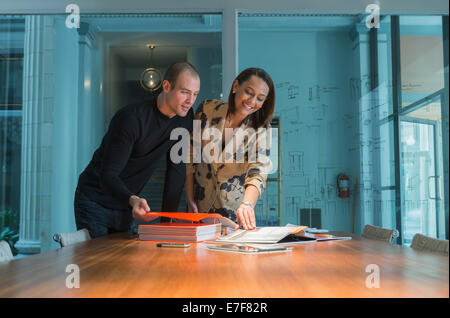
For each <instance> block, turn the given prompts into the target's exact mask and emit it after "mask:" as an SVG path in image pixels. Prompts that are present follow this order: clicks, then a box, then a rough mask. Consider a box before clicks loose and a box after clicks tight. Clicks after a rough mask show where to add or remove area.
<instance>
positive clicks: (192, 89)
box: [159, 62, 200, 117]
mask: <svg viewBox="0 0 450 318" xmlns="http://www.w3.org/2000/svg"><path fill="white" fill-rule="evenodd" d="M162 89H163V91H162V93H161V95H160V98H161V102H162V103H161V105H159V107H160V110H161V112H163V113H164V114H165V115H167V116H169V117H173V116H175V115H178V116H182V117H184V116H186V114H187V113H188V111H189V109H190V108H191V107H192V105H194V103H195V100H196V98H197V95H198V93H199V91H200V76H199V75H198V72H197V70H196V69H195V67H194V66H193V65H192V64H190V63H188V62H178V63H175V64H172V65H171V66H170V67H169V68H168V69H167V71H166V74H165V75H164V80H163V83H162Z"/></svg>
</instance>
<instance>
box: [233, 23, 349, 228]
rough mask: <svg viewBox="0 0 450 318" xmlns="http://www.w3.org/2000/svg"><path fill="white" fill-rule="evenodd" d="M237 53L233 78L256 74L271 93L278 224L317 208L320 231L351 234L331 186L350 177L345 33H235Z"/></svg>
mask: <svg viewBox="0 0 450 318" xmlns="http://www.w3.org/2000/svg"><path fill="white" fill-rule="evenodd" d="M267 24H268V25H269V22H268V23H267ZM348 29H350V27H349V28H348ZM268 43H270V45H268ZM239 52H240V54H239V70H240V71H241V70H243V69H245V68H247V67H262V68H264V69H265V70H266V71H267V72H268V73H269V74H270V75H271V77H272V79H273V80H274V83H275V86H276V111H275V115H276V116H279V117H280V119H281V131H280V135H281V148H282V151H281V165H282V198H281V200H282V215H281V222H282V224H281V225H284V224H287V223H294V224H298V223H299V209H303V208H306V209H308V208H319V209H321V210H322V227H324V228H328V229H336V230H344V231H351V218H352V202H353V198H352V197H350V198H347V199H341V198H338V197H337V187H336V184H337V181H336V180H337V176H338V174H339V173H341V172H343V173H346V174H347V175H348V176H349V177H350V179H352V178H353V177H354V176H357V174H358V149H357V147H355V145H354V136H355V135H357V134H358V126H357V125H355V122H356V123H357V121H355V120H354V119H355V116H357V108H355V107H353V106H354V104H352V102H351V96H350V95H351V91H350V78H351V71H352V64H353V60H352V57H351V54H350V53H351V52H352V41H351V39H350V37H349V34H348V31H337V32H333V31H306V32H301V31H291V32H276V31H271V30H270V27H269V26H268V27H267V28H266V29H261V30H260V31H242V32H240V33H239Z"/></svg>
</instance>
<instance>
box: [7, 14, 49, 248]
mask: <svg viewBox="0 0 450 318" xmlns="http://www.w3.org/2000/svg"><path fill="white" fill-rule="evenodd" d="M52 22H53V18H51V17H46V16H42V15H34V16H27V17H26V19H25V41H24V65H23V111H22V116H23V117H22V163H21V189H20V229H19V241H18V242H17V244H16V245H15V247H16V248H17V249H18V250H19V252H20V253H24V254H30V253H39V252H40V250H41V239H42V238H41V233H46V232H47V231H46V230H47V229H46V228H45V224H48V223H49V215H50V197H51V167H52V163H51V161H52V160H51V159H52V128H53V118H52V113H53V23H52ZM41 224H43V225H44V228H43V227H42V226H41ZM45 235H47V234H45Z"/></svg>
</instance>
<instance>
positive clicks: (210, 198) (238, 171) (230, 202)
mask: <svg viewBox="0 0 450 318" xmlns="http://www.w3.org/2000/svg"><path fill="white" fill-rule="evenodd" d="M227 111H228V103H226V102H224V101H221V100H205V101H204V102H203V103H202V104H200V106H199V107H198V109H197V112H196V114H195V116H194V131H193V133H192V134H191V148H190V149H193V151H192V152H191V153H190V154H191V155H190V160H191V161H190V163H188V164H187V165H186V173H188V174H189V173H191V174H195V176H194V200H195V202H196V203H197V207H198V210H199V212H209V213H219V214H221V215H223V216H225V217H228V218H229V219H231V220H233V221H236V210H237V209H238V208H239V206H240V204H241V202H242V200H243V197H244V190H245V187H246V186H247V185H249V184H251V185H254V186H255V187H256V188H257V189H258V192H259V198H260V197H261V195H262V192H263V191H264V188H265V186H266V179H267V174H268V173H270V170H271V169H272V163H271V161H270V160H269V154H270V145H271V133H270V126H269V128H268V129H263V128H260V129H258V130H257V131H255V130H254V129H253V128H252V127H251V125H249V121H250V120H249V118H248V117H247V118H246V119H245V120H244V121H243V123H242V124H241V126H240V127H239V130H240V132H241V133H242V132H244V134H243V135H245V134H247V137H244V138H242V139H238V138H237V137H236V136H237V135H238V133H239V130H235V131H234V133H235V138H234V139H235V141H234V142H235V144H237V145H240V147H239V146H235V148H236V149H234V150H233V149H232V147H233V142H231V140H230V142H228V141H226V145H222V134H223V133H224V130H225V129H224V128H225V118H226V115H227ZM195 120H197V127H198V129H199V131H198V132H197V133H196V130H195V129H196V128H195V127H196V123H195ZM208 128H209V129H210V130H209V131H206V130H208ZM212 128H215V129H217V130H214V129H212ZM241 129H242V130H241ZM212 130H214V131H215V132H216V133H217V134H216V138H213V136H214V134H213V133H211V132H212ZM219 133H220V134H219ZM226 136H227V137H229V136H228V135H227V134H226ZM241 136H242V135H241ZM200 137H202V138H200ZM205 137H209V138H205ZM204 139H205V140H204ZM211 140H212V141H211ZM227 140H229V139H228V138H227ZM236 140H243V142H241V143H240V142H237V141H236ZM211 143H217V145H216V148H215V149H216V152H217V154H218V156H216V157H215V156H212V157H206V158H209V159H207V160H205V154H207V153H209V154H213V155H214V153H215V151H205V150H210V149H211V148H214V147H213V146H214V144H211ZM219 145H220V146H221V147H220V146H219ZM192 146H193V147H192ZM195 147H197V150H196V149H195ZM200 149H201V150H200ZM217 150H218V151H217ZM255 150H256V151H255ZM196 151H197V152H196ZM256 153H257V156H256V155H255V154H256ZM195 154H197V157H196V158H197V159H194V156H195ZM252 154H253V155H252ZM249 156H250V160H249ZM211 158H213V159H211ZM214 158H215V160H214ZM256 159H257V160H256ZM227 161H228V162H227ZM230 161H232V162H230Z"/></svg>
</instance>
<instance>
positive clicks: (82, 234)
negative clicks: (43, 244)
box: [53, 229, 91, 247]
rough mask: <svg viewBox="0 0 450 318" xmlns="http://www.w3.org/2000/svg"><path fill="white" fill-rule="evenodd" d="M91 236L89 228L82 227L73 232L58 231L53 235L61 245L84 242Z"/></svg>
mask: <svg viewBox="0 0 450 318" xmlns="http://www.w3.org/2000/svg"><path fill="white" fill-rule="evenodd" d="M90 239H91V236H90V235H89V232H88V230H87V229H81V230H79V231H76V232H71V233H57V234H55V235H53V240H54V241H55V242H57V243H59V245H61V247H64V246H68V245H71V244H75V243H80V242H84V241H87V240H90Z"/></svg>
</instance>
